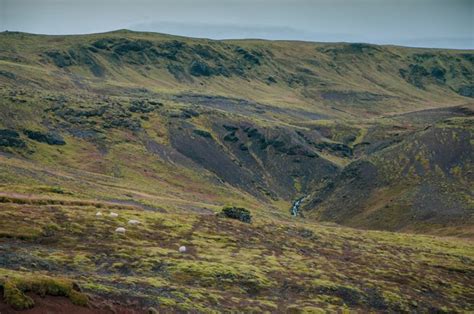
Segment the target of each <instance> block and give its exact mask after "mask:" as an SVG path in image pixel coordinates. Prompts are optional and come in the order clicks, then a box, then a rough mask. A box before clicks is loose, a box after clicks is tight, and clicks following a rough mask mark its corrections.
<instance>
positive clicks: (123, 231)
mask: <svg viewBox="0 0 474 314" xmlns="http://www.w3.org/2000/svg"><path fill="white" fill-rule="evenodd" d="M115 232H118V233H125V228H124V227H118V228H117V229H115Z"/></svg>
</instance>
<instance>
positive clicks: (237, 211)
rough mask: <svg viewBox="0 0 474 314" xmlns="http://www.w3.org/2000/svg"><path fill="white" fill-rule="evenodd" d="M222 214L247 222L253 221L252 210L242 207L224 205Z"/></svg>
mask: <svg viewBox="0 0 474 314" xmlns="http://www.w3.org/2000/svg"><path fill="white" fill-rule="evenodd" d="M222 214H223V216H224V217H227V218H232V219H237V220H240V221H242V222H245V223H251V222H252V215H251V214H250V211H249V210H248V209H245V208H242V207H224V209H222Z"/></svg>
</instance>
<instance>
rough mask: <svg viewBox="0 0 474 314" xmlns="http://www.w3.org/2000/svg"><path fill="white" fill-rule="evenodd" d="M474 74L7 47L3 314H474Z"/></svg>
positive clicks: (399, 51) (224, 52) (447, 66)
mask: <svg viewBox="0 0 474 314" xmlns="http://www.w3.org/2000/svg"><path fill="white" fill-rule="evenodd" d="M473 61H474V53H473V51H470V50H465V51H462V50H443V49H418V48H416V49H415V48H407V47H397V46H377V45H368V44H360V43H352V44H351V43H310V42H288V41H263V40H226V41H212V40H206V39H193V38H184V37H177V36H170V35H164V34H155V33H138V32H131V31H127V30H120V31H115V32H110V33H103V34H91V35H74V36H46V35H33V34H26V33H17V32H4V33H1V34H0V95H1V97H0V170H1V171H0V215H1V216H2V219H0V252H1V254H0V255H1V257H0V284H1V287H2V290H3V294H4V296H5V298H4V301H5V302H6V303H8V304H10V305H6V304H5V305H2V303H0V312H1V311H2V306H4V309H6V310H8V309H11V304H14V305H15V304H17V305H18V304H20V305H19V306H18V307H22V306H23V307H30V306H32V304H31V302H30V300H29V299H28V298H33V299H31V300H33V301H34V302H35V303H36V304H37V306H38V307H40V308H41V307H45V306H48V305H47V304H49V303H47V302H50V303H51V302H53V305H51V304H50V306H53V307H54V306H61V305H60V303H57V304H56V303H54V302H59V301H54V300H58V299H54V298H53V301H51V300H49V299H48V297H47V298H46V299H41V298H38V297H37V296H36V295H35V294H34V293H33V294H32V295H25V294H23V292H28V291H30V292H36V293H38V294H40V295H41V294H42V295H60V296H63V297H68V298H69V299H70V300H71V301H73V303H75V304H82V305H83V304H84V303H88V304H89V310H91V311H96V312H97V311H99V312H100V311H104V313H105V312H107V311H108V310H110V309H114V308H115V310H116V311H119V312H120V311H124V313H128V312H130V313H132V312H141V311H144V310H145V309H148V308H149V307H152V308H153V309H150V311H155V310H156V309H157V310H159V311H164V312H167V311H170V312H174V311H189V310H196V311H199V312H206V311H208V310H212V309H215V310H216V309H217V310H226V309H227V310H231V309H239V310H241V311H256V312H260V311H272V312H274V311H276V312H291V311H294V312H301V311H303V312H304V311H309V312H312V311H316V310H317V309H327V310H333V311H336V310H340V311H341V310H345V309H352V310H356V311H362V312H363V311H367V310H373V311H378V312H387V311H388V312H390V311H395V312H399V311H415V312H416V311H422V312H426V311H428V312H430V311H441V312H442V311H447V312H449V311H469V310H473V304H472V302H471V301H470V300H472V298H473V296H474V291H473V290H472V288H471V287H470V284H469V282H471V281H472V279H473V274H474V266H473V265H474V260H473V259H474V249H473V246H472V238H473V236H474V203H473V195H472V185H473V161H472V158H473V150H472V144H473V140H472V133H473V128H474V123H473V112H474V100H473V97H474V85H473V73H474V65H473V64H474V63H473ZM299 199H301V200H302V201H301V206H300V207H299V208H298V209H299V210H298V211H297V216H296V217H293V216H292V213H291V211H290V208H291V206H292V203H293V202H294V201H295V200H299ZM224 206H237V207H244V208H247V209H248V210H250V212H251V215H252V223H250V224H247V223H243V222H239V221H234V220H231V219H227V218H225V217H223V216H222V214H218V213H219V212H220V211H221V209H222V208H223V207H224ZM111 211H113V212H115V213H118V217H110V216H109V215H108V214H109V213H110V212H111ZM97 212H101V213H102V216H96V213H97ZM216 214H218V215H216ZM130 219H132V220H134V219H136V220H139V222H140V223H139V224H138V225H128V223H127V222H128V220H130ZM117 227H125V228H126V229H127V231H126V233H125V234H118V233H116V232H115V229H116V228H117ZM181 245H185V246H186V247H187V248H188V251H187V252H186V253H184V254H183V253H179V252H178V247H180V246H181ZM256 260H257V261H258V263H255V261H256ZM222 288H223V289H222ZM12 291H13V292H12ZM11 295H13V297H11ZM49 298H51V297H49ZM87 299H88V301H87ZM45 300H46V301H45ZM84 300H86V301H84ZM45 302H46V303H47V304H45ZM61 302H62V301H61ZM66 304H68V306H70V307H71V310H77V309H76V308H75V305H71V304H70V303H69V301H67V302H66ZM155 308H156V309H155ZM80 309H81V308H79V310H80ZM83 310H84V308H83ZM127 311H128V312H127Z"/></svg>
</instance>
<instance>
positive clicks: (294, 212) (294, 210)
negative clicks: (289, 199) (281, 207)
mask: <svg viewBox="0 0 474 314" xmlns="http://www.w3.org/2000/svg"><path fill="white" fill-rule="evenodd" d="M304 199H305V196H303V197H300V198H298V199H297V200H295V201H294V202H293V205H292V206H291V210H290V211H291V216H294V217H296V216H298V212H299V210H300V206H301V203H302V202H303V200H304Z"/></svg>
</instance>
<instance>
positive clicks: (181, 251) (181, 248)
mask: <svg viewBox="0 0 474 314" xmlns="http://www.w3.org/2000/svg"><path fill="white" fill-rule="evenodd" d="M178 251H179V253H185V252H186V247H185V246H184V245H182V246H180V247H179V250H178Z"/></svg>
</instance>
